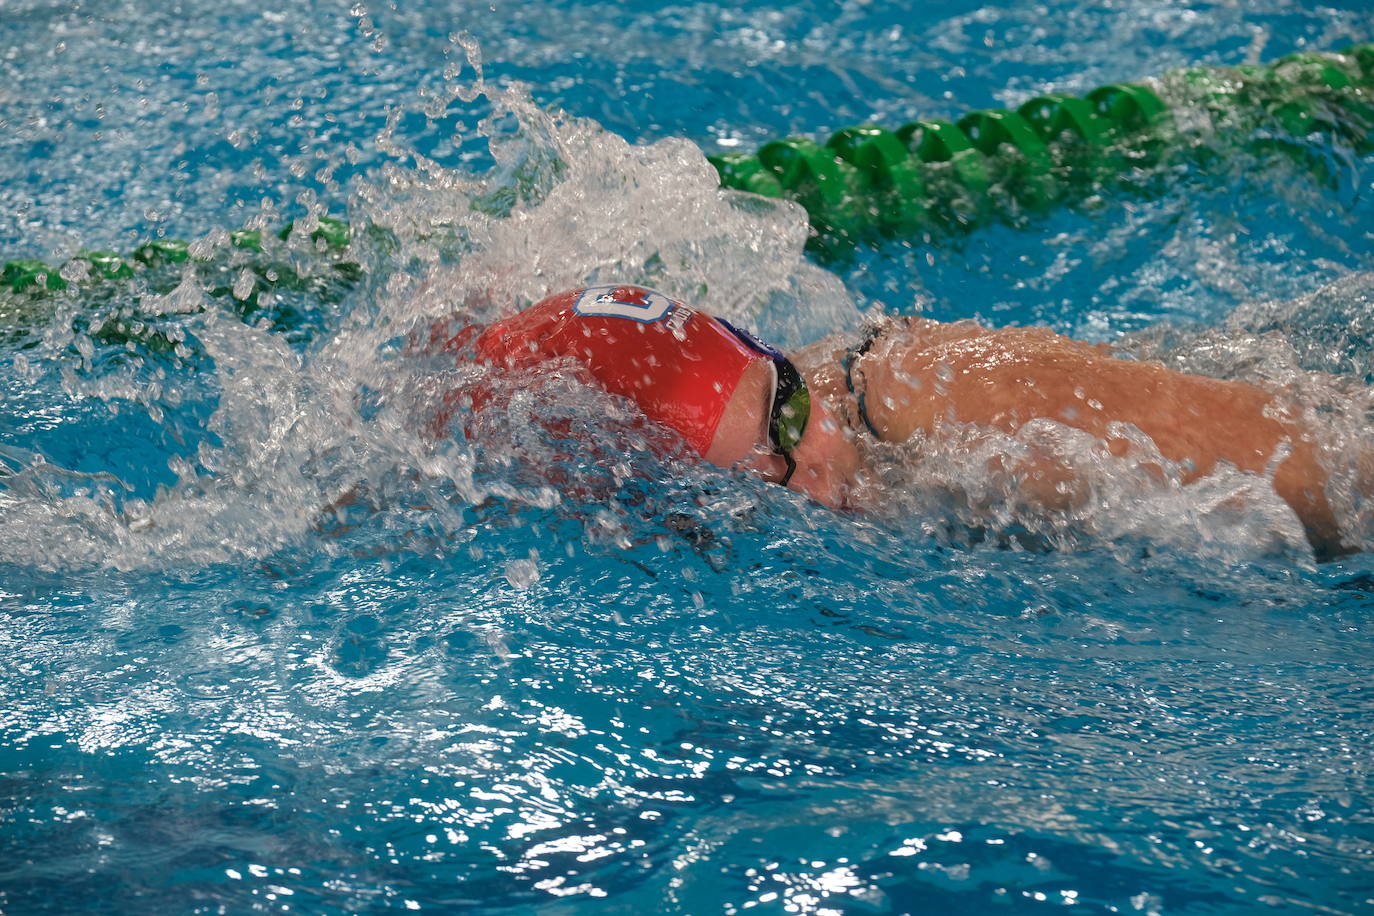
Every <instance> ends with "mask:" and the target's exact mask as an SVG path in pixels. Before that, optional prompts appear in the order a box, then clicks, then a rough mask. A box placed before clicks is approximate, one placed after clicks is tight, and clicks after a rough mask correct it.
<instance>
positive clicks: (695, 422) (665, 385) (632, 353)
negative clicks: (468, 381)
mask: <svg viewBox="0 0 1374 916" xmlns="http://www.w3.org/2000/svg"><path fill="white" fill-rule="evenodd" d="M475 346H476V350H477V355H478V357H479V358H481V359H482V360H484V361H486V362H489V363H492V364H494V365H498V366H504V367H506V368H508V369H520V368H526V367H530V366H535V365H538V364H539V363H542V362H545V361H546V360H549V359H551V358H555V357H571V358H574V359H576V360H577V361H578V362H580V363H581V364H582V365H583V366H585V367H586V369H587V371H588V372H589V373H590V374H591V376H592V378H594V379H595V380H596V382H597V383H598V384H599V385H601V387H603V388H605V389H606V390H607V391H609V392H611V393H612V394H618V395H621V396H622V397H627V398H630V399H631V400H633V401H634V402H635V403H636V404H638V405H639V408H640V409H641V410H643V411H644V413H645V415H647V416H648V417H649V418H651V419H653V420H656V421H658V422H659V423H662V424H664V425H665V426H671V427H672V428H673V429H675V430H677V431H678V432H679V433H681V434H682V436H683V438H685V439H686V440H687V442H688V443H689V444H691V446H692V448H694V449H696V450H697V452H698V453H700V454H702V455H705V454H706V451H707V450H708V449H709V448H710V447H711V440H712V439H714V438H715V434H716V427H717V426H718V425H719V424H720V418H721V415H722V414H723V413H724V412H725V405H726V404H727V403H728V402H729V400H730V396H731V395H732V394H734V391H735V386H736V385H737V384H738V383H739V380H740V377H741V376H743V375H744V370H745V369H746V368H747V367H748V366H749V364H750V363H751V362H753V361H754V360H756V359H768V358H770V357H769V354H768V353H767V352H766V351H765V350H764V349H763V348H762V345H760V348H758V349H755V348H754V347H752V346H750V345H749V344H747V343H746V342H745V341H744V340H743V339H741V338H740V337H738V336H736V333H735V332H733V331H732V330H731V329H730V328H728V327H726V326H725V325H724V324H722V323H721V322H719V321H717V320H716V319H714V318H711V317H710V316H709V315H705V314H703V313H701V312H698V311H697V310H696V309H693V308H692V307H690V306H688V305H686V304H684V303H682V302H679V301H677V300H676V299H670V298H668V297H667V296H665V295H664V294H663V293H659V292H655V291H653V290H650V289H644V288H643V287H640V286H593V287H588V288H586V289H576V290H572V291H571V292H566V293H559V294H558V295H556V296H550V297H549V298H547V299H545V300H544V301H542V302H539V303H537V304H536V305H532V306H530V307H529V308H528V309H525V310H524V311H523V312H520V313H519V314H518V315H512V316H511V317H510V318H506V319H504V320H502V321H498V322H496V323H495V324H492V325H490V326H489V327H488V328H487V329H486V330H485V331H483V332H482V334H481V335H480V336H479V337H478V338H477V341H476V344H475Z"/></svg>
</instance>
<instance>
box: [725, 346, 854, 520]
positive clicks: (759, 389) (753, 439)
mask: <svg viewBox="0 0 1374 916" xmlns="http://www.w3.org/2000/svg"><path fill="white" fill-rule="evenodd" d="M775 392H776V376H775V375H774V374H773V367H772V366H771V365H770V364H769V361H768V360H766V359H758V360H755V361H754V362H752V363H750V364H749V368H747V369H746V370H745V371H744V375H742V376H741V377H740V380H739V383H738V384H737V385H736V386H735V391H734V393H733V394H732V395H731V396H730V400H729V402H728V403H727V404H726V405H725V412H724V413H723V414H722V415H721V420H720V425H719V426H717V427H716V435H715V438H714V439H712V440H711V447H710V449H708V450H707V452H706V456H705V457H706V460H707V461H709V462H711V463H712V464H718V465H720V466H722V467H733V468H738V469H740V470H745V471H750V472H752V473H755V474H758V475H759V476H761V477H762V478H763V479H765V480H767V481H769V482H771V483H779V482H781V481H782V479H783V475H784V474H785V473H786V472H787V463H786V461H784V460H783V457H782V456H781V455H779V454H777V453H776V452H774V451H773V446H772V444H771V443H770V441H769V438H768V417H769V414H770V412H771V410H772V406H773V396H774V394H775ZM792 457H793V459H794V460H796V462H797V470H796V472H795V473H794V474H793V476H792V479H791V481H790V482H789V483H788V487H789V488H790V489H793V490H797V491H798V492H801V493H805V494H806V495H807V496H809V497H811V498H812V499H814V500H816V501H817V502H819V503H823V504H824V505H827V506H830V507H831V508H833V509H838V508H842V507H843V506H844V505H845V503H846V497H847V496H848V493H849V490H850V487H851V486H852V481H853V479H854V476H855V475H856V473H857V471H858V467H859V457H858V452H857V450H856V449H855V448H854V444H853V443H852V442H850V441H849V439H848V438H847V437H846V436H845V435H844V431H843V428H842V427H841V425H840V424H839V423H838V422H837V421H836V420H835V418H834V416H832V415H831V413H830V411H829V410H827V409H826V407H825V405H824V404H823V403H821V402H820V401H819V400H818V399H816V400H813V401H812V403H811V418H810V420H809V421H808V422H807V424H806V433H805V435H803V437H802V440H801V444H800V445H798V446H797V447H796V449H794V450H793V452H792Z"/></svg>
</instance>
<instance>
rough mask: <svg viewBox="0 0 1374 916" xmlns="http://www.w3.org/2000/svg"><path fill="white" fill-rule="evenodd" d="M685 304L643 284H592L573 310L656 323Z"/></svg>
mask: <svg viewBox="0 0 1374 916" xmlns="http://www.w3.org/2000/svg"><path fill="white" fill-rule="evenodd" d="M681 304H682V303H680V302H678V301H677V300H676V299H669V298H668V297H667V296H665V295H663V294H662V293H660V292H656V291H654V290H652V289H645V288H644V287H642V286H590V287H588V288H587V289H584V290H583V291H582V295H580V296H578V297H577V301H576V302H575V303H573V312H574V313H575V314H578V315H582V316H583V317H588V318H628V319H630V320H631V321H639V322H643V323H644V324H653V323H654V322H657V321H662V320H663V319H664V318H665V317H667V315H668V313H669V312H671V311H672V310H673V309H674V308H676V307H677V306H679V305H681Z"/></svg>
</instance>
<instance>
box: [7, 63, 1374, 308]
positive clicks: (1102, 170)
mask: <svg viewBox="0 0 1374 916" xmlns="http://www.w3.org/2000/svg"><path fill="white" fill-rule="evenodd" d="M1157 82H1158V83H1159V85H1160V87H1161V88H1165V87H1167V88H1168V89H1169V90H1171V92H1166V93H1165V94H1166V95H1169V96H1170V98H1173V97H1174V96H1175V95H1177V96H1178V97H1179V102H1181V103H1182V104H1183V105H1194V106H1201V107H1203V108H1204V109H1206V110H1208V111H1209V112H1211V114H1212V115H1213V119H1214V121H1216V122H1224V121H1225V120H1226V119H1228V118H1230V119H1233V120H1234V119H1242V120H1243V119H1244V118H1246V117H1250V115H1249V114H1247V113H1261V114H1264V115H1267V116H1268V117H1269V118H1271V119H1272V120H1273V121H1275V122H1276V123H1277V124H1278V125H1280V126H1281V127H1282V129H1283V130H1284V131H1285V132H1286V133H1287V134H1288V135H1289V137H1290V138H1293V139H1282V138H1276V137H1261V138H1258V139H1256V140H1254V141H1252V143H1253V145H1254V147H1255V149H1257V150H1261V149H1262V150H1268V151H1277V152H1280V153H1284V154H1286V155H1290V156H1291V157H1293V158H1294V159H1295V160H1297V161H1299V162H1302V163H1305V164H1307V165H1309V166H1311V167H1315V168H1320V167H1321V166H1320V163H1316V164H1314V163H1312V162H1310V161H1309V160H1310V158H1311V157H1310V153H1307V152H1306V151H1304V150H1303V149H1302V148H1301V146H1300V144H1299V143H1298V142H1297V141H1298V140H1300V139H1301V138H1303V137H1307V136H1309V135H1310V134H1312V133H1314V132H1322V133H1329V134H1333V135H1337V136H1341V137H1343V138H1345V139H1347V140H1348V141H1350V142H1351V143H1352V144H1353V145H1354V146H1355V148H1356V150H1357V151H1359V152H1361V153H1364V152H1368V151H1369V150H1370V149H1371V148H1374V146H1371V142H1370V141H1371V129H1372V128H1374V44H1363V45H1356V46H1354V47H1351V48H1347V49H1346V50H1345V51H1343V52H1341V53H1338V54H1332V53H1319V52H1302V53H1298V54H1292V55H1289V56H1288V57H1284V58H1282V59H1280V60H1277V61H1275V62H1273V63H1271V64H1268V65H1246V66H1240V67H1198V68H1192V69H1188V70H1182V71H1178V72H1177V73H1175V74H1171V75H1167V76H1166V77H1165V78H1164V79H1163V80H1160V81H1157ZM1170 115H1171V109H1170V106H1169V105H1167V104H1166V103H1165V102H1164V100H1163V99H1162V98H1161V97H1160V94H1159V92H1156V90H1155V89H1153V88H1151V87H1149V86H1145V85H1140V84H1135V83H1111V84H1109V85H1106V86H1101V87H1098V88H1097V89H1094V90H1092V91H1091V92H1089V93H1088V94H1087V95H1086V96H1085V97H1084V98H1077V97H1075V96H1070V95H1065V94H1062V93H1051V94H1047V95H1042V96H1037V97H1036V98H1033V99H1031V100H1030V101H1028V102H1025V103H1024V104H1022V105H1020V106H1019V107H1018V108H1016V109H1015V110H1014V111H1013V110H1009V109H1002V108H995V109H988V110H985V111H974V112H970V113H969V114H966V115H964V116H963V117H961V118H959V119H958V120H957V121H953V122H951V121H945V120H938V119H932V120H918V121H912V122H911V123H909V124H905V125H903V126H901V127H899V128H897V130H895V131H889V130H887V129H885V128H882V127H877V126H873V125H860V126H856V127H846V128H844V129H842V130H840V131H837V132H836V133H835V134H834V135H833V136H831V137H830V138H829V139H828V140H827V141H826V142H825V144H824V145H822V144H819V143H817V142H816V141H814V140H810V139H807V138H804V137H789V138H786V139H783V140H774V141H772V142H770V143H765V144H764V145H763V146H762V147H760V148H759V150H758V151H757V152H756V153H754V154H745V153H727V154H723V155H717V156H708V157H707V159H708V160H709V161H710V162H711V164H712V165H714V166H715V168H716V171H717V172H718V173H719V175H720V182H721V186H722V187H725V188H732V189H735V190H740V191H749V192H752V193H755V194H760V195H763V196H765V197H773V198H786V199H790V200H795V201H797V202H798V203H800V204H801V205H802V206H803V207H804V208H805V209H806V212H807V214H808V216H809V217H810V220H811V224H812V226H813V227H814V228H815V229H816V231H817V236H816V238H815V239H813V243H814V244H813V251H815V252H817V253H821V254H827V253H832V254H833V253H836V252H837V251H842V250H843V249H844V248H845V247H846V246H848V245H852V244H853V243H855V242H858V241H861V240H864V239H866V238H871V237H875V236H877V237H892V236H898V237H900V236H908V235H912V234H915V233H918V232H922V231H929V230H939V229H955V230H963V229H967V228H970V227H972V226H976V225H978V224H979V223H980V222H984V221H986V220H987V219H988V218H989V217H990V216H992V215H995V213H996V212H997V204H998V203H999V201H998V200H996V199H994V198H996V196H997V195H998V194H1001V195H1002V196H1003V197H1006V196H1009V197H1010V198H1011V200H1012V201H1014V202H1015V204H1016V205H1019V206H1021V207H1024V208H1028V209H1031V210H1042V209H1044V208H1046V207H1047V206H1049V205H1051V204H1053V203H1056V202H1058V201H1062V200H1065V199H1067V198H1069V197H1070V196H1072V195H1073V194H1074V193H1075V191H1076V189H1082V188H1091V187H1092V186H1093V184H1094V182H1095V181H1098V180H1100V179H1101V178H1104V177H1106V176H1112V175H1117V176H1125V175H1128V174H1129V173H1130V172H1131V171H1132V170H1133V169H1136V168H1139V167H1141V166H1145V165H1148V164H1150V163H1151V162H1153V161H1155V160H1156V159H1157V158H1158V157H1159V156H1160V155H1162V154H1163V152H1164V151H1165V149H1167V147H1168V145H1169V142H1170V140H1171V139H1174V137H1173V135H1172V134H1171V130H1172V127H1171V125H1170ZM293 228H294V224H292V225H288V226H287V227H285V228H284V229H282V230H281V231H280V232H279V233H277V235H278V237H279V238H281V239H287V238H289V237H290V235H291V233H292V231H293ZM310 238H311V240H312V241H313V242H314V243H315V245H316V248H317V250H320V251H323V252H324V253H326V254H328V255H331V256H338V255H340V254H341V253H342V252H344V251H345V250H346V249H347V247H348V244H349V241H350V239H351V229H350V227H349V226H348V224H346V223H344V222H342V221H340V220H336V219H330V218H328V217H321V218H319V219H318V223H317V225H315V227H314V228H313V229H312V230H311V233H310ZM229 241H230V245H231V246H232V247H234V248H237V249H241V250H244V251H247V252H250V253H255V254H264V253H266V249H265V248H264V236H263V235H262V233H261V232H259V231H257V230H238V231H235V232H232V233H230V238H229ZM195 260H196V259H195V258H193V257H192V255H191V250H190V246H189V244H188V243H187V242H185V241H181V240H177V239H164V240H158V241H152V242H147V243H145V244H143V245H141V246H140V247H139V248H137V249H136V250H135V251H134V252H133V253H132V255H130V256H128V257H125V256H122V255H120V254H118V253H116V252H112V251H83V252H81V253H79V254H78V255H76V256H75V257H74V258H72V259H71V261H69V262H68V263H67V265H64V266H63V267H62V268H61V269H59V268H54V267H52V266H50V265H48V264H46V263H44V262H43V261H38V260H18V261H9V262H6V263H5V264H4V265H3V266H0V288H8V289H9V290H10V291H11V292H13V293H26V294H29V295H37V296H42V295H44V294H46V293H50V292H53V291H58V290H64V289H66V288H67V287H68V285H69V282H71V283H74V284H76V285H86V284H90V283H98V282H102V281H107V280H119V279H127V278H130V277H132V276H134V274H135V272H137V271H140V270H143V269H147V268H155V267H161V266H164V265H176V264H183V263H186V262H190V261H195ZM250 266H251V269H252V270H253V272H254V273H255V274H256V275H257V282H256V283H255V285H254V290H253V292H252V294H251V296H250V297H249V298H246V299H242V300H241V299H239V297H237V296H234V299H235V301H236V302H237V303H238V304H239V305H240V307H241V308H240V310H241V311H245V310H246V311H251V310H252V309H253V308H255V307H256V298H255V297H256V296H257V293H258V290H260V289H261V290H265V289H270V288H272V287H273V286H279V285H283V284H285V285H288V286H289V285H291V284H292V283H296V284H297V285H300V284H302V283H308V280H309V278H303V277H301V276H299V275H298V274H297V273H296V272H295V270H294V268H293V267H291V265H288V264H284V263H278V262H274V263H272V264H269V265H266V266H263V265H260V264H252V265H250ZM331 267H332V269H333V273H332V275H331V279H332V280H334V281H337V282H339V283H341V284H344V285H347V284H350V283H352V284H356V283H357V282H358V280H360V279H361V277H362V268H361V267H360V266H359V265H358V264H356V263H354V262H352V261H346V260H342V259H336V260H335V261H334V262H333V263H332V265H331ZM235 269H238V268H235ZM68 278H72V279H71V280H70V281H69V279H68ZM210 292H211V294H212V295H215V296H225V295H232V292H233V291H232V287H230V286H224V287H215V288H214V289H212V290H211V291H210Z"/></svg>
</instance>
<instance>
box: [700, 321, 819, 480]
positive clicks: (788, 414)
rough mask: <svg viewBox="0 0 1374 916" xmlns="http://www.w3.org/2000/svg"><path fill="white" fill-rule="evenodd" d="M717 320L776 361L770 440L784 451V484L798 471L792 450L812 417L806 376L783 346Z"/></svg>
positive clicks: (762, 353)
mask: <svg viewBox="0 0 1374 916" xmlns="http://www.w3.org/2000/svg"><path fill="white" fill-rule="evenodd" d="M716 320H717V321H719V322H720V323H721V324H722V325H724V326H725V327H726V328H727V329H728V330H729V331H730V333H732V334H734V335H735V336H736V337H738V338H739V339H740V342H741V343H743V344H744V345H745V346H747V347H749V348H750V349H751V350H755V351H757V352H758V353H759V354H760V355H762V356H765V357H767V358H768V360H769V361H771V362H772V363H773V370H774V371H773V375H774V377H775V378H776V379H777V385H776V387H775V388H774V389H773V403H772V406H770V407H769V409H768V442H769V443H770V444H771V445H772V446H773V451H774V453H776V454H778V455H781V456H782V460H783V461H784V462H786V464H787V471H786V472H785V473H784V474H783V475H782V480H780V481H778V483H780V484H781V485H782V486H784V487H785V486H787V482H788V481H789V480H791V479H792V475H793V474H795V473H796V472H797V460H796V459H795V458H793V457H792V452H793V450H794V449H796V447H797V446H798V445H801V441H802V436H803V435H805V433H806V422H807V420H809V419H811V392H810V391H808V390H807V388H806V380H805V379H803V378H802V375H801V373H800V372H798V371H797V367H796V366H794V365H792V361H791V360H790V359H788V358H787V357H786V356H783V355H782V351H781V350H779V349H778V348H777V347H772V346H769V345H768V344H766V343H764V342H763V341H761V340H759V339H758V338H757V337H755V336H754V335H753V334H750V333H749V332H748V331H745V330H742V329H740V328H737V327H735V326H734V325H732V324H731V323H730V322H728V321H726V320H724V319H723V318H717V319H716Z"/></svg>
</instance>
